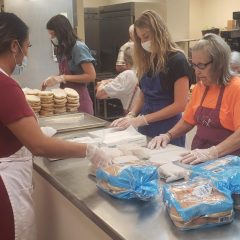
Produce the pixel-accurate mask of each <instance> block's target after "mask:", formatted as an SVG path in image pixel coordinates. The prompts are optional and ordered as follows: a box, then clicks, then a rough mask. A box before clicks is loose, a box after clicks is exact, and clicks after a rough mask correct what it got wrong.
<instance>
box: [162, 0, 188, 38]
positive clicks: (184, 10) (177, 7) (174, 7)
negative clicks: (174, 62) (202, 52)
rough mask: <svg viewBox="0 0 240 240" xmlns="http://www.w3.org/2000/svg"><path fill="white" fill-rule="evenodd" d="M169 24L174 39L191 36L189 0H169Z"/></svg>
mask: <svg viewBox="0 0 240 240" xmlns="http://www.w3.org/2000/svg"><path fill="white" fill-rule="evenodd" d="M166 4H167V5H166V10H167V21H166V22H167V26H168V29H169V31H170V33H171V35H172V38H173V40H175V41H178V40H182V39H186V38H188V37H189V0H167V1H166Z"/></svg>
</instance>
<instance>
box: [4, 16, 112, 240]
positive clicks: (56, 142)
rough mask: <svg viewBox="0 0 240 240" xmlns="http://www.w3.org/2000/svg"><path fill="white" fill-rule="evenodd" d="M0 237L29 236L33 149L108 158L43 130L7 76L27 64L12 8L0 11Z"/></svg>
mask: <svg viewBox="0 0 240 240" xmlns="http://www.w3.org/2000/svg"><path fill="white" fill-rule="evenodd" d="M0 29H1V31H0V239H5V240H10V239H11V240H12V239H19V240H20V239H21V240H22V239H24V240H27V239H29V240H30V239H34V236H33V233H32V229H33V227H32V226H33V222H34V213H33V207H32V197H31V193H32V154H34V155H37V156H45V157H53V158H58V157H61V158H69V157H85V156H86V157H87V158H88V159H89V160H90V161H91V162H92V163H93V164H94V165H95V166H96V167H98V166H100V165H101V166H102V165H107V164H109V163H110V162H111V161H110V159H109V157H108V156H106V155H105V154H104V153H103V152H102V151H101V150H100V149H98V148H97V147H96V146H94V145H91V144H80V143H70V142H66V141H63V140H60V139H57V138H50V137H48V136H46V135H44V134H43V132H42V131H41V129H40V127H39V126H38V123H37V121H36V118H35V115H34V113H33V112H32V110H31V109H30V107H29V105H28V103H27V102H26V100H25V96H24V94H23V92H22V90H21V88H20V87H19V85H18V84H17V83H16V82H15V81H14V80H13V79H12V78H11V77H10V76H11V75H12V74H19V73H21V71H22V70H23V68H24V67H25V66H26V64H27V54H28V48H29V47H30V43H29V38H28V27H27V26H26V24H25V23H24V22H23V21H22V20H21V19H20V18H18V17H17V16H16V15H14V14H12V13H0Z"/></svg>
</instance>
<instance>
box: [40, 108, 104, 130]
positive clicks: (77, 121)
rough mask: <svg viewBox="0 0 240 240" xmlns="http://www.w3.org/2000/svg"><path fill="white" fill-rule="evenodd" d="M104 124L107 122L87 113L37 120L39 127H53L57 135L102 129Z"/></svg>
mask: <svg viewBox="0 0 240 240" xmlns="http://www.w3.org/2000/svg"><path fill="white" fill-rule="evenodd" d="M106 123H107V121H105V120H103V119H100V118H97V117H94V116H92V115H89V114H87V113H69V114H62V115H56V116H51V117H41V118H39V125H40V126H41V127H53V128H55V129H56V130H57V132H58V133H60V132H69V131H75V130H81V129H88V128H96V127H102V126H105V125H106Z"/></svg>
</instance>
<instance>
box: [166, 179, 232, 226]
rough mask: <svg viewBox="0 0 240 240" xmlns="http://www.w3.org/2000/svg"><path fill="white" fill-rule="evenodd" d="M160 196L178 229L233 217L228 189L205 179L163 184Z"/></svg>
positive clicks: (216, 223)
mask: <svg viewBox="0 0 240 240" xmlns="http://www.w3.org/2000/svg"><path fill="white" fill-rule="evenodd" d="M163 198H164V202H165V203H166V205H167V209H168V212H169V215H170V217H171V219H172V221H173V223H174V224H175V225H176V226H177V227H178V228H179V229H181V230H188V229H195V228H203V227H210V226H215V225H220V224H225V223H229V222H231V221H232V220H233V201H232V199H231V192H230V191H228V190H225V191H221V190H218V189H217V187H216V186H215V185H214V184H213V183H212V182H211V181H210V180H209V179H196V181H189V182H181V183H177V184H171V185H164V187H163Z"/></svg>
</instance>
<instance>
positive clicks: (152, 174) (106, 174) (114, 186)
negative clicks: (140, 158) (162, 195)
mask: <svg viewBox="0 0 240 240" xmlns="http://www.w3.org/2000/svg"><path fill="white" fill-rule="evenodd" d="M96 178H97V186H98V187H99V188H100V189H101V190H103V191H104V192H106V193H108V194H110V195H111V196H113V197H116V198H120V199H132V198H137V199H141V200H150V199H152V198H153V197H155V196H157V195H158V193H159V175H158V171H157V167H156V166H153V165H149V164H145V163H140V162H139V163H128V164H114V165H112V166H109V167H106V168H101V169H97V172H96Z"/></svg>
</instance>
